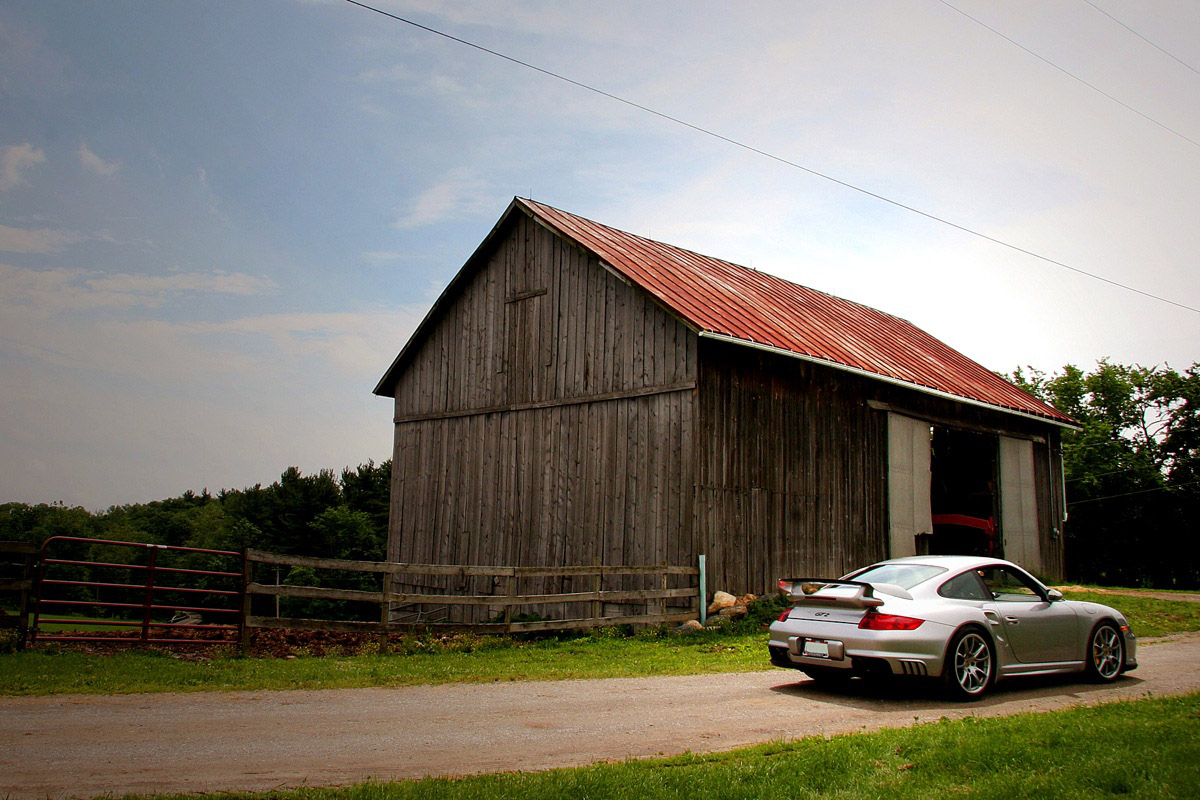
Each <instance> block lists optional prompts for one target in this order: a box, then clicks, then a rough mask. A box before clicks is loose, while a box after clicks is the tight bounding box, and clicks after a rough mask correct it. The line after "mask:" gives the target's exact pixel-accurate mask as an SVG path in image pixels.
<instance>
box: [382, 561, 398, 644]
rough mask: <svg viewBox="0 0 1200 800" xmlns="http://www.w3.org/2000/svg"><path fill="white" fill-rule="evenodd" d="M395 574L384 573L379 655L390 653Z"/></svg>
mask: <svg viewBox="0 0 1200 800" xmlns="http://www.w3.org/2000/svg"><path fill="white" fill-rule="evenodd" d="M394 574H395V573H392V572H385V573H383V600H382V601H380V603H379V624H380V625H382V626H383V628H382V630H380V632H379V654H380V655H383V654H385V653H387V651H388V625H389V624H391V621H392V601H391V597H392V576H393V575H394Z"/></svg>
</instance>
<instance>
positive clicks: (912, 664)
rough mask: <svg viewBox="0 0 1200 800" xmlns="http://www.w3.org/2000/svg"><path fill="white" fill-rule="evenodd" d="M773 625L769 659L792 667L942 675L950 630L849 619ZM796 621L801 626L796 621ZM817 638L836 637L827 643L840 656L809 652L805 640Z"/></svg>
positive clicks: (935, 626) (937, 627) (936, 624)
mask: <svg viewBox="0 0 1200 800" xmlns="http://www.w3.org/2000/svg"><path fill="white" fill-rule="evenodd" d="M788 627H790V626H787V625H781V624H778V623H777V625H774V626H772V630H771V637H770V641H769V642H768V650H769V652H770V655H771V663H772V664H775V665H776V666H780V667H790V668H792V669H800V670H802V669H805V668H810V667H811V668H815V669H825V670H842V669H844V670H848V671H851V672H853V673H854V674H868V673H880V672H883V673H891V674H893V675H917V676H924V675H934V676H936V675H940V674H941V672H942V662H943V660H944V656H945V647H946V641H947V640H948V638H949V635H950V633H951V632H950V631H948V630H947V629H946V627H945V626H943V625H939V624H938V623H933V622H926V624H925V625H923V626H922V628H927V630H921V629H918V630H916V631H862V630H860V629H859V628H857V627H855V626H851V625H841V624H833V623H815V624H814V623H812V622H806V624H805V626H804V630H803V632H799V631H795V630H794V629H793V630H788ZM797 627H798V626H797ZM809 639H814V640H818V641H827V642H830V643H837V646H831V647H830V648H829V649H830V650H831V651H832V652H833V654H834V655H836V656H840V657H832V658H817V657H811V656H806V655H805V654H804V653H805V648H804V643H805V641H806V640H809Z"/></svg>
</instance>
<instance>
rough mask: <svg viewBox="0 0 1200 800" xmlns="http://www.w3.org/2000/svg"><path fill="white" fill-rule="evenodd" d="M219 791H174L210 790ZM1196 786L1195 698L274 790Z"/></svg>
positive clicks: (979, 792)
mask: <svg viewBox="0 0 1200 800" xmlns="http://www.w3.org/2000/svg"><path fill="white" fill-rule="evenodd" d="M229 796H230V795H228V794H214V795H195V794H189V795H186V796H180V800H183V798H184V797H186V798H187V799H188V800H217V798H228V797H229ZM1198 796H1200V695H1191V696H1187V697H1178V698H1165V699H1149V700H1140V701H1136V702H1122V703H1112V704H1109V705H1103V706H1098V707H1094V708H1077V709H1072V710H1068V711H1059V712H1053V713H1047V714H1026V715H1021V716H1016V717H1007V718H999V719H977V718H973V717H972V718H967V719H963V720H958V721H947V720H943V721H941V722H937V723H932V724H927V725H919V726H917V727H915V728H907V729H897V730H884V731H879V732H876V733H869V734H868V733H863V734H851V735H844V736H836V737H833V738H831V739H824V738H820V737H814V738H807V739H801V740H797V741H793V742H786V743H776V744H769V745H762V746H758V747H751V748H747V749H742V750H736V751H733V752H729V753H722V754H718V755H704V756H700V755H687V756H681V757H677V758H671V759H654V760H646V761H634V762H625V763H619V764H602V765H597V766H591V767H582V768H576V769H560V770H552V771H549V772H541V773H502V774H498V775H486V776H478V777H470V778H460V779H429V780H421V781H404V782H397V783H367V784H360V785H357V786H351V787H346V788H340V789H317V788H304V789H296V790H290V791H281V792H272V793H270V794H264V795H254V796H253V797H257V798H273V799H274V798H278V800H441V799H445V800H509V799H511V800H517V799H518V798H521V799H523V798H530V797H537V798H572V800H578V799H580V798H590V799H592V800H600V799H602V798H603V799H608V798H612V800H626V799H627V800H658V799H659V798H662V799H663V800H666V799H667V798H671V799H672V800H674V799H675V798H723V799H725V798H727V799H728V800H742V799H743V798H744V799H745V800H758V798H779V799H780V800H784V799H786V800H807V799H808V798H823V799H824V800H850V799H851V798H853V800H875V799H876V798H877V799H878V800H929V798H947V797H971V798H979V799H980V800H1022V798H1031V799H1033V798H1036V800H1043V799H1044V798H1048V797H1053V798H1058V799H1059V800H1092V798H1116V797H1120V798H1180V799H1182V798H1194V797H1198Z"/></svg>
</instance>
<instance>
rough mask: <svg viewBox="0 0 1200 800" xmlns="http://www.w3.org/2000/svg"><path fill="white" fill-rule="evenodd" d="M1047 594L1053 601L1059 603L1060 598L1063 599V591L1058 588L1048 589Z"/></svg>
mask: <svg viewBox="0 0 1200 800" xmlns="http://www.w3.org/2000/svg"><path fill="white" fill-rule="evenodd" d="M1046 596H1047V597H1048V598H1050V602H1051V603H1057V602H1058V601H1059V600H1062V599H1063V593H1062V592H1060V591H1059V590H1058V589H1047V590H1046Z"/></svg>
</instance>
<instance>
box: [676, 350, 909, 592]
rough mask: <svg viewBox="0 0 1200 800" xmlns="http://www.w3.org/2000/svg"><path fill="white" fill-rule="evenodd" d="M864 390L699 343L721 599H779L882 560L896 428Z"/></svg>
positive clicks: (699, 475) (775, 360) (837, 377)
mask: <svg viewBox="0 0 1200 800" xmlns="http://www.w3.org/2000/svg"><path fill="white" fill-rule="evenodd" d="M863 384H864V381H863V380H862V379H859V378H856V377H855V376H853V375H848V374H846V373H839V372H837V371H834V370H830V369H826V368H823V367H819V366H815V365H812V364H807V363H805V362H801V361H798V360H795V359H788V358H783V357H779V356H774V355H770V354H765V353H760V352H756V351H753V350H748V349H746V348H741V347H731V346H729V345H723V344H714V343H711V342H708V341H705V342H702V348H701V368H700V390H699V407H698V411H697V416H698V427H697V446H696V453H697V470H696V490H695V491H696V529H697V537H698V540H699V542H700V544H701V546H702V547H703V549H704V550H705V551H706V552H707V553H708V559H709V575H710V579H709V585H710V586H711V587H712V588H714V589H716V588H721V589H725V590H727V591H731V592H746V591H752V592H755V593H760V592H763V591H774V589H775V585H776V581H777V580H778V579H779V578H782V577H801V576H814V575H815V576H837V575H841V574H842V573H844V572H847V571H848V570H850V569H851V568H853V567H855V566H860V565H862V564H864V563H868V562H870V561H871V560H873V559H878V558H881V557H883V554H884V552H885V549H886V546H887V545H886V541H887V495H886V469H887V446H886V445H887V419H886V416H885V415H883V414H880V413H878V412H875V411H873V410H871V409H870V408H868V407H867V405H866V402H865V400H864V387H863Z"/></svg>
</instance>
